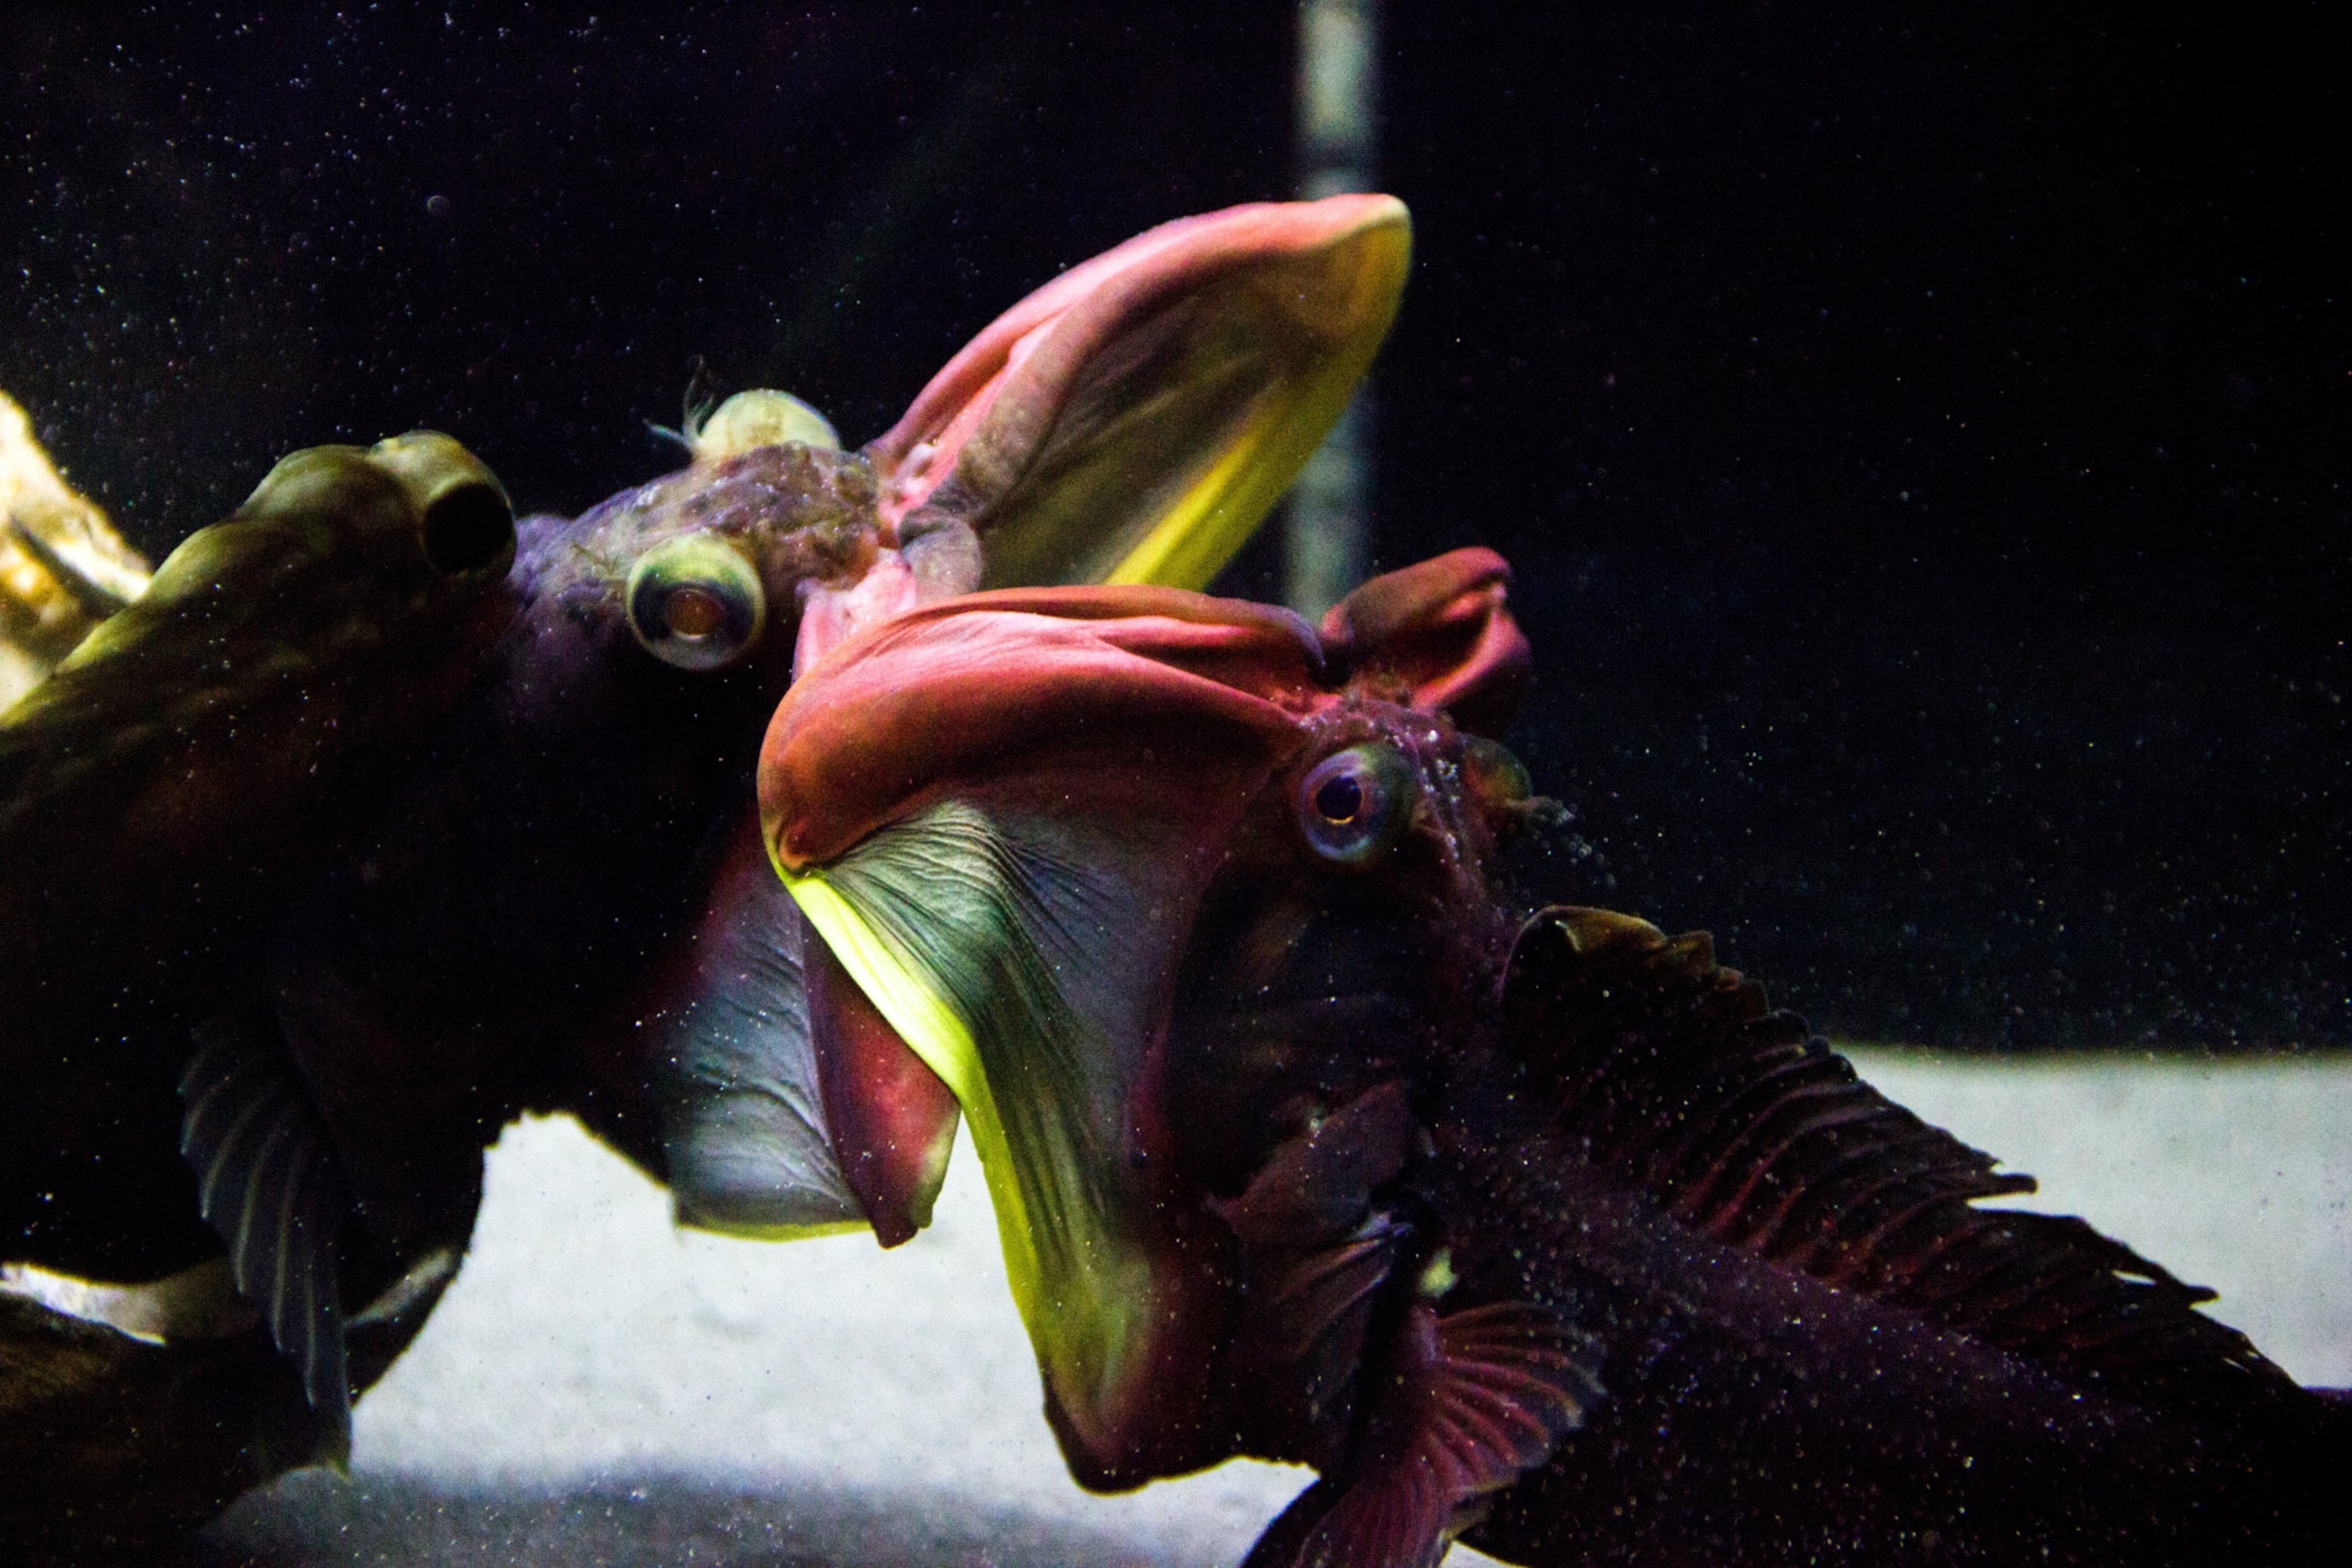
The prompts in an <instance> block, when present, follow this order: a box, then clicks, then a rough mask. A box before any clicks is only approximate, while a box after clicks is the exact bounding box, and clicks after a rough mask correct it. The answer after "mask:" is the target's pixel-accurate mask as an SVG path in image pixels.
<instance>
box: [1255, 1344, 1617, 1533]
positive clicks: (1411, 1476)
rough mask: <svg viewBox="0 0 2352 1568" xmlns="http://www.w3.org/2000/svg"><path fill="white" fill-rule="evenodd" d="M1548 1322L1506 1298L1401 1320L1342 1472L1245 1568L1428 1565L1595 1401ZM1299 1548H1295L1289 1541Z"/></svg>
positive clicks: (1314, 1492)
mask: <svg viewBox="0 0 2352 1568" xmlns="http://www.w3.org/2000/svg"><path fill="white" fill-rule="evenodd" d="M1588 1359H1589V1352H1587V1351H1585V1350H1584V1348H1583V1347H1582V1345H1581V1344H1580V1342H1579V1341H1578V1339H1577V1338H1576V1336H1575V1335H1574V1334H1573V1333H1572V1332H1571V1331H1570V1330H1568V1329H1567V1327H1566V1326H1565V1325H1564V1324H1562V1323H1561V1322H1560V1321H1559V1318H1558V1316H1557V1315H1556V1314H1554V1313H1552V1312H1550V1311H1549V1310H1545V1309H1543V1308H1540V1307H1537V1306H1534V1305H1532V1304H1530V1303H1526V1302H1517V1301H1506V1302H1497V1303H1495V1304H1493V1305H1490V1306H1485V1307H1474V1308H1470V1309H1468V1310H1464V1311H1459V1312H1454V1313H1450V1314H1448V1315H1446V1316H1444V1317H1440V1316H1439V1315H1438V1313H1437V1310H1436V1308H1435V1307H1434V1306H1433V1305H1432V1304H1430V1303H1428V1302H1426V1301H1417V1302H1415V1303H1413V1305H1412V1307H1410V1308H1409V1309H1408V1310H1407V1311H1406V1313H1405V1318H1404V1321H1403V1322H1402V1324H1401V1325H1399V1328H1398V1332H1397V1336H1396V1340H1395V1342H1394V1344H1393V1346H1392V1347H1391V1357H1390V1358H1389V1360H1388V1362H1387V1364H1385V1365H1381V1364H1379V1363H1375V1364H1374V1365H1373V1366H1372V1367H1370V1368H1368V1370H1370V1371H1375V1372H1377V1373H1379V1374H1381V1383H1382V1385H1383V1386H1382V1389H1381V1394H1380V1396H1379V1400H1378V1403H1377V1404H1376V1405H1374V1407H1373V1408H1372V1409H1371V1410H1370V1412H1368V1413H1367V1419H1366V1420H1365V1423H1364V1427H1363V1436H1362V1438H1361V1441H1360V1451H1359V1453H1358V1455H1357V1456H1356V1457H1355V1458H1354V1459H1353V1461H1352V1463H1351V1464H1350V1465H1349V1468H1348V1470H1347V1471H1346V1472H1345V1473H1343V1474H1341V1475H1339V1476H1337V1477H1326V1478H1325V1479H1322V1480H1320V1481H1318V1482H1317V1483H1316V1484H1315V1485H1314V1486H1312V1487H1310V1488H1308V1489H1307V1491H1306V1492H1304V1493H1302V1494H1301V1495H1300V1496H1299V1498H1298V1499H1297V1500H1296V1501H1294V1502H1293V1503H1292V1504H1291V1506H1290V1507H1289V1508H1288V1509H1286V1510H1284V1512H1283V1514H1282V1517H1281V1518H1279V1519H1277V1520H1276V1521H1275V1522H1274V1524H1273V1525H1272V1526H1271V1527H1269V1528H1268V1530H1267V1531H1266V1534H1265V1537H1264V1538H1263V1539H1262V1540H1261V1541H1260V1542H1259V1544H1258V1545H1257V1546H1256V1547H1255V1548H1254V1549H1253V1550H1252V1551H1251V1552H1250V1555H1249V1557H1248V1559H1247V1560H1246V1564H1245V1568H1436V1564H1437V1562H1438V1560H1439V1559H1440V1558H1442V1557H1444V1555H1445V1548H1446V1546H1447V1544H1448V1543H1449V1542H1451V1541H1452V1540H1453V1538H1454V1534H1455V1533H1456V1532H1457V1531H1460V1530H1462V1529H1464V1528H1465V1527H1466V1526H1467V1525H1469V1524H1471V1523H1473V1522H1475V1519H1476V1510H1477V1507H1478V1504H1479V1501H1480V1500H1481V1499H1483V1498H1484V1497H1486V1495H1487V1494H1488V1493H1491V1492H1494V1491H1497V1490H1499V1489H1502V1488H1504V1487H1507V1486H1509V1485H1510V1484H1511V1483H1512V1482H1514V1481H1516V1480H1517V1479H1519V1477H1521V1476H1522V1475H1524V1474H1526V1473H1527V1472H1528V1470H1531V1469H1533V1468H1536V1467H1538V1466H1539V1465H1541V1464H1542V1463H1543V1462H1544V1461H1545V1460H1546V1459H1547V1458H1549V1457H1550V1455H1551V1450H1552V1446H1553V1445H1554V1444H1555V1443H1557V1442H1558V1441H1559V1438H1560V1437H1561V1436H1563V1435H1564V1434H1566V1433H1568V1432H1570V1431H1573V1430H1574V1429H1575V1428H1576V1427H1578V1426H1581V1425H1582V1424H1583V1420H1584V1413H1585V1412H1586V1410H1588V1409H1589V1408H1591V1405H1594V1404H1595V1403H1597V1402H1598V1400H1599V1399H1600V1398H1601V1384H1600V1380H1599V1379H1598V1378H1597V1377H1596V1376H1595V1375H1594V1374H1593V1372H1592V1370H1591V1367H1590V1366H1589V1365H1588V1364H1587V1362H1588ZM1294 1542H1295V1543H1296V1544H1295V1545H1294V1544H1293V1543H1294Z"/></svg>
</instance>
